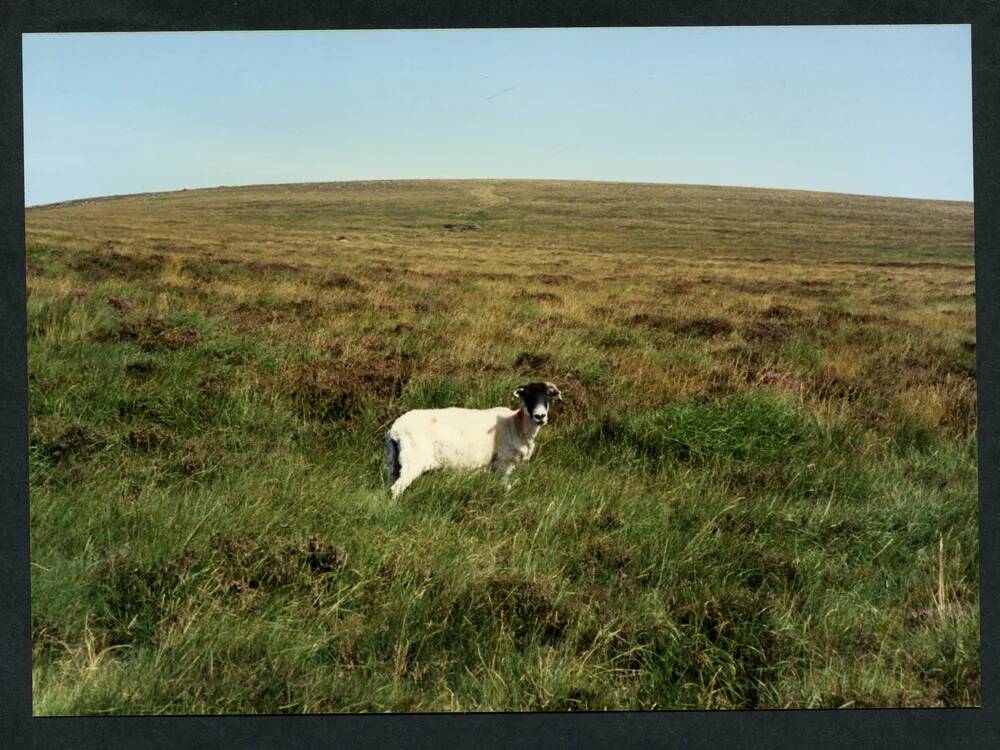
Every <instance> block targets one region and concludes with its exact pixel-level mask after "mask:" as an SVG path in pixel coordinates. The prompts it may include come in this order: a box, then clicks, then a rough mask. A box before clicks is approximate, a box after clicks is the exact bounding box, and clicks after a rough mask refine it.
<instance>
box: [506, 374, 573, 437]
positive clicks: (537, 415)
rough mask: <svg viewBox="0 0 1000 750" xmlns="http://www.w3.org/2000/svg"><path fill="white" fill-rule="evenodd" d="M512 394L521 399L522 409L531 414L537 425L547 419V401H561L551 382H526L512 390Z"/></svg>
mask: <svg viewBox="0 0 1000 750" xmlns="http://www.w3.org/2000/svg"><path fill="white" fill-rule="evenodd" d="M514 396H515V397H516V398H519V399H521V401H522V403H523V404H524V411H525V412H526V413H527V414H529V415H530V416H531V419H532V421H534V423H535V424H536V425H538V426H539V427H541V426H542V425H543V424H545V423H546V422H547V421H548V419H549V402H550V401H562V395H561V394H560V393H559V389H558V388H556V387H555V385H554V384H553V383H547V382H546V383H527V384H525V385H522V386H519V387H518V389H517V390H516V391H514Z"/></svg>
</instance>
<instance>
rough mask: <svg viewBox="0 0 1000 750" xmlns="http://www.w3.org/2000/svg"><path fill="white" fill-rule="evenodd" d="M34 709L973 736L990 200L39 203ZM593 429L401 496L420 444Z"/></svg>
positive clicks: (437, 185)
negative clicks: (818, 713) (798, 717)
mask: <svg viewBox="0 0 1000 750" xmlns="http://www.w3.org/2000/svg"><path fill="white" fill-rule="evenodd" d="M26 218H27V243H28V285H29V311H28V312H29V332H28V333H29V341H28V345H29V370H30V373H29V374H30V377H29V384H30V402H29V406H30V414H31V435H30V461H31V464H30V466H31V498H32V500H31V501H32V592H33V598H32V608H33V611H32V618H33V635H34V658H35V662H34V672H35V686H34V700H35V712H36V713H42V714H65V713H81V712H88V713H89V712H113V713H130V712H132V713H135V712H138V713H147V712H150V713H152V712H155V713H163V712H166V713H200V712H208V713H218V712H229V713H234V712H236V713H238V712H282V711H293V712H300V711H306V712H313V711H383V710H392V711H406V710H435V711H437V710H522V709H540V710H549V709H599V708H618V709H634V708H685V707H689V708H698V707H700V708H716V707H784V706H840V705H852V706H863V705H868V706H891V705H892V706H894V705H909V706H918V705H919V706H931V705H971V704H974V703H976V702H978V699H979V662H978V659H979V646H978V623H979V619H978V618H979V615H978V587H979V578H978V536H977V535H978V529H977V485H976V441H975V426H976V393H975V294H974V273H973V271H974V269H973V248H972V206H971V204H965V203H951V202H938V201H916V200H903V199H889V198H872V197H865V196H848V195H836V194H822V193H808V192H792V191H769V190H754V189H742V188H714V187H701V186H671V185H645V184H642V185H640V184H616V183H582V182H559V181H517V180H476V181H409V182H367V183H329V184H308V185H273V186H255V187H247V188H216V189H207V190H189V191H179V192H172V193H162V194H150V195H136V196H120V197H113V198H105V199H93V200H84V201H74V202H69V203H65V204H56V205H52V206H45V207H37V208H31V209H28V210H27V212H26ZM536 379H545V380H552V381H555V382H556V383H557V384H558V385H559V386H560V389H561V390H562V392H563V395H564V398H565V403H564V404H563V405H562V408H561V409H560V410H558V411H557V412H556V413H555V414H554V415H553V417H552V421H551V423H550V425H549V426H547V427H546V428H544V430H543V431H542V434H541V437H540V443H539V447H538V450H537V453H536V456H535V457H534V458H533V459H532V461H531V462H530V463H529V464H528V465H526V466H525V467H523V468H521V469H519V470H518V472H516V474H515V476H516V477H517V481H516V482H515V484H514V486H513V488H512V489H511V490H510V492H504V491H503V489H502V487H501V486H500V484H499V482H498V481H497V480H496V479H495V478H494V477H491V476H489V475H470V476H462V475H454V474H447V473H440V474H436V475H428V476H426V477H423V478H421V479H420V480H418V481H417V482H416V483H415V484H414V485H413V486H412V487H411V488H410V490H408V491H407V493H406V494H404V495H403V497H402V498H400V500H398V501H391V500H390V499H389V497H388V493H387V492H386V490H385V486H384V482H383V478H382V462H383V456H382V440H381V438H382V433H383V432H384V430H385V428H386V427H387V426H388V424H389V423H390V422H391V420H392V419H393V418H394V417H395V416H397V415H398V414H400V413H402V411H405V410H406V409H409V408H415V407H426V406H444V405H457V404H462V405H466V406H472V407H486V406H494V405H498V404H507V403H509V402H510V394H511V392H512V391H513V389H514V388H515V387H516V386H517V385H518V384H519V383H522V382H526V381H528V380H536Z"/></svg>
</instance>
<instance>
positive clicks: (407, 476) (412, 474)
mask: <svg viewBox="0 0 1000 750" xmlns="http://www.w3.org/2000/svg"><path fill="white" fill-rule="evenodd" d="M422 473H423V472H420V471H411V470H410V469H409V468H408V467H407V466H405V465H404V466H403V468H402V471H401V472H400V474H399V479H397V480H396V481H395V482H393V483H392V486H391V487H390V488H389V492H391V493H392V496H393V497H394V498H395V497H399V496H400V495H401V494H402V493H403V490H405V489H406V488H407V487H409V486H410V485H411V484H413V480H414V479H416V478H417V477H419V476H420V475H421V474H422Z"/></svg>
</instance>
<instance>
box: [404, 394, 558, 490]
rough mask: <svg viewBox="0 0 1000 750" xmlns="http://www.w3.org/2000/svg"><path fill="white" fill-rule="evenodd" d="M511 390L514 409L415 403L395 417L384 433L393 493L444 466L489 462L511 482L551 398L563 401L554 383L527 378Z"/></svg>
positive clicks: (469, 466)
mask: <svg viewBox="0 0 1000 750" xmlns="http://www.w3.org/2000/svg"><path fill="white" fill-rule="evenodd" d="M514 396H515V398H519V399H520V400H521V402H522V405H521V407H520V408H519V409H518V410H517V411H514V410H513V409H508V408H507V407H505V406H498V407H495V408H493V409H460V408H456V407H452V408H448V409H414V410H413V411H408V412H406V413H405V414H403V415H402V416H401V417H399V418H398V419H397V420H396V421H395V422H393V423H392V427H390V428H389V431H388V432H387V433H386V436H385V447H386V465H387V468H388V474H389V484H390V488H389V490H390V492H391V493H392V497H394V498H396V497H399V495H400V493H402V492H403V490H405V489H406V488H407V487H409V486H410V484H411V483H412V482H413V480H415V479H416V478H417V477H419V476H420V475H421V474H423V473H425V472H427V471H430V470H431V469H438V468H444V467H448V468H457V469H472V470H474V469H486V468H491V469H492V470H493V471H495V472H496V473H498V474H500V476H501V477H502V478H503V481H504V484H505V485H506V486H507V487H510V473H511V472H512V471H513V470H514V469H515V468H516V467H517V466H518V465H519V464H521V463H523V462H524V461H527V460H528V459H529V458H531V454H532V453H534V451H535V437H536V436H537V435H538V431H539V430H540V429H541V428H542V426H543V425H544V424H545V423H546V422H547V421H548V412H549V400H550V399H554V400H556V401H562V395H561V394H560V393H559V389H558V388H556V387H555V385H553V384H552V383H527V384H526V385H522V386H520V387H519V388H518V389H517V390H515V391H514Z"/></svg>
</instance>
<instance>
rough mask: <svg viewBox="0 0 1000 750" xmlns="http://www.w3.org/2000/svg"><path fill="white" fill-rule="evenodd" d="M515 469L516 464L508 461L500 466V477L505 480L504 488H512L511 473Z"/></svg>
mask: <svg viewBox="0 0 1000 750" xmlns="http://www.w3.org/2000/svg"><path fill="white" fill-rule="evenodd" d="M513 471H514V464H513V463H508V464H504V465H503V466H501V467H500V479H501V480H502V481H503V486H504V489H506V490H508V491H509V490H510V485H511V478H510V475H511V473H512V472H513Z"/></svg>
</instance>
